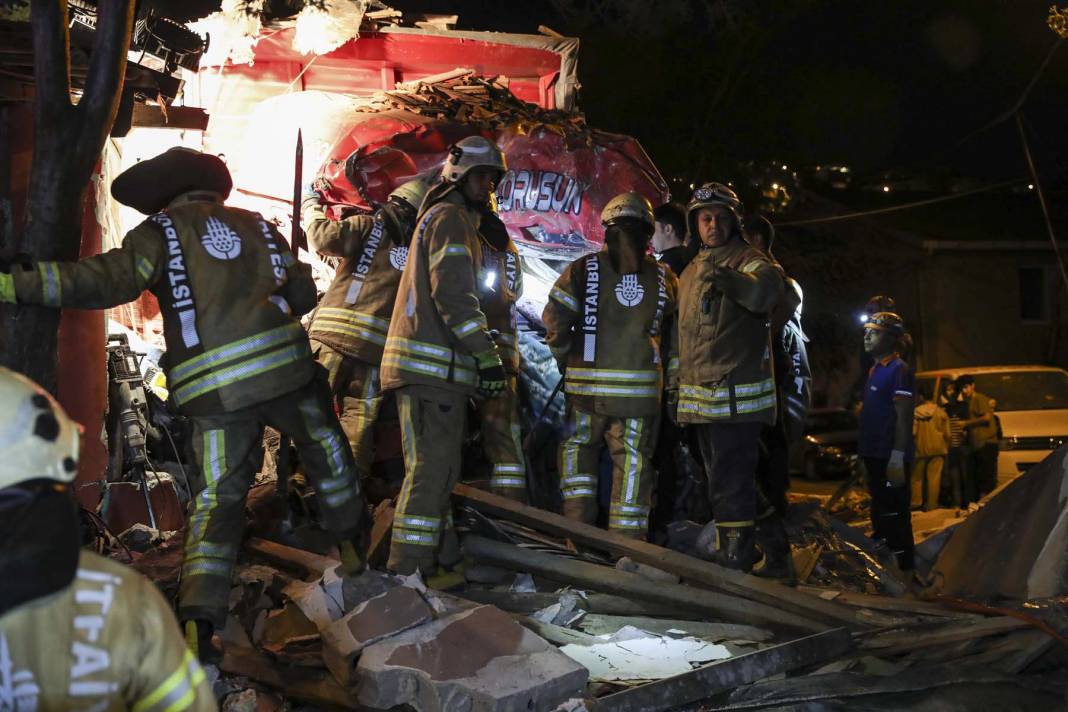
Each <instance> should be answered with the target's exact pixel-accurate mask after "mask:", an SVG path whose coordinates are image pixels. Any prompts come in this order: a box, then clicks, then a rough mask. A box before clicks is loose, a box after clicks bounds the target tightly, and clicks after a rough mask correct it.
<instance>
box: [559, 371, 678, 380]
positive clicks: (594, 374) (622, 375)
mask: <svg viewBox="0 0 1068 712" xmlns="http://www.w3.org/2000/svg"><path fill="white" fill-rule="evenodd" d="M567 377H568V378H569V379H574V380H576V381H624V382H626V383H633V382H635V381H637V382H646V383H656V382H657V381H659V380H660V372H659V371H627V370H621V369H611V368H568V369H567Z"/></svg>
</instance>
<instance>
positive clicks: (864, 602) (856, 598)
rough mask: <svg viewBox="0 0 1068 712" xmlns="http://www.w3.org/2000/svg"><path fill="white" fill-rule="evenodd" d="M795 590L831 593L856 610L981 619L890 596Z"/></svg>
mask: <svg viewBox="0 0 1068 712" xmlns="http://www.w3.org/2000/svg"><path fill="white" fill-rule="evenodd" d="M797 590H798V591H802V592H804V593H807V594H811V595H813V596H823V595H829V594H830V593H831V592H833V593H834V598H833V599H831V600H834V601H836V602H837V603H844V604H846V605H849V606H855V607H857V608H870V609H872V610H876V611H890V612H891V613H908V614H911V615H917V616H936V617H939V618H960V619H970V620H977V619H980V618H982V617H983V616H981V615H979V614H978V613H969V612H967V611H961V610H956V609H953V608H949V607H947V606H943V605H940V604H938V603H933V602H931V601H917V600H915V599H910V598H894V597H892V596H876V595H873V594H870V593H858V592H855V591H842V590H839V589H830V588H823V587H820V586H798V587H797ZM825 600H826V599H825Z"/></svg>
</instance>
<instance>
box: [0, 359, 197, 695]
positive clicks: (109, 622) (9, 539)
mask: <svg viewBox="0 0 1068 712" xmlns="http://www.w3.org/2000/svg"><path fill="white" fill-rule="evenodd" d="M78 430H79V426H78V425H77V424H76V423H75V422H74V421H72V420H71V419H70V418H69V417H68V416H67V414H66V413H64V412H63V409H62V408H60V407H59V405H58V404H57V403H56V402H55V401H54V400H53V399H52V397H51V396H50V395H48V394H47V393H46V392H45V390H44V389H43V388H41V387H40V386H38V385H37V384H35V383H34V382H33V381H31V380H29V379H28V378H26V377H25V376H22V375H21V374H17V373H15V372H13V371H9V370H8V369H6V368H2V367H0V433H3V443H4V450H3V454H4V457H3V460H2V461H0V541H3V542H4V546H3V551H2V552H0V576H2V577H3V581H4V584H3V586H0V709H3V710H11V711H12V712H17V711H19V710H27V711H28V710H90V709H92V710H128V709H132V710H145V711H146V712H147V711H149V710H151V711H152V712H162V711H163V710H175V711H176V712H177V711H179V710H191V711H194V712H201V711H203V712H208V711H211V710H215V709H217V707H216V705H215V697H214V696H213V695H212V693H211V686H210V685H209V684H208V682H207V681H206V679H205V676H204V671H203V670H202V669H201V667H200V664H199V663H198V662H197V660H196V658H195V657H193V654H192V652H190V650H189V649H188V648H187V647H186V645H185V642H184V641H183V639H182V634H181V631H180V630H179V628H178V622H177V621H176V620H175V619H174V612H173V611H172V610H171V609H170V606H169V605H168V604H167V602H166V601H165V600H164V599H163V596H161V595H160V593H159V591H158V590H157V588H156V586H155V585H154V584H153V583H152V582H151V581H149V580H148V579H145V578H143V577H142V576H140V575H138V574H137V573H136V572H134V571H133V570H131V569H128V568H126V567H125V566H122V565H121V564H118V563H116V562H114V561H112V560H111V559H106V558H104V557H102V556H98V555H96V554H94V553H92V552H90V551H87V550H84V549H81V548H80V547H81V537H80V531H79V524H78V514H77V512H78V510H77V504H76V503H75V500H74V496H73V494H72V493H71V490H70V484H71V482H73V481H74V477H75V474H76V473H77V470H78Z"/></svg>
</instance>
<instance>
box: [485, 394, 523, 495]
mask: <svg viewBox="0 0 1068 712" xmlns="http://www.w3.org/2000/svg"><path fill="white" fill-rule="evenodd" d="M518 387H519V379H517V378H516V377H515V376H510V377H509V378H508V387H507V388H505V389H504V390H503V391H501V392H500V393H498V394H497V395H495V396H494V397H493V398H488V399H486V400H484V401H482V402H480V403H479V405H478V410H477V414H478V420H479V429H480V430H481V431H482V449H483V453H484V454H485V456H486V459H487V460H489V461H490V462H491V463H493V474H492V476H491V478H490V489H491V490H492V491H493V493H494V494H499V495H501V496H502V497H508V498H509V499H513V500H516V501H517V502H526V501H527V465H526V458H525V457H524V456H523V436H522V433H521V432H520V427H519V395H518V392H517V388H518Z"/></svg>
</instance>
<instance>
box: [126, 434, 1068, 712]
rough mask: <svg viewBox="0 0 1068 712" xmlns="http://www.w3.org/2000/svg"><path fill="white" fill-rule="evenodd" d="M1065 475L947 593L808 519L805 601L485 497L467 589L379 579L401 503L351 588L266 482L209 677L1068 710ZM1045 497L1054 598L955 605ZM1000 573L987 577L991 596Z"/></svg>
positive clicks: (491, 696) (980, 518) (152, 554)
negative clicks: (281, 522)
mask: <svg viewBox="0 0 1068 712" xmlns="http://www.w3.org/2000/svg"><path fill="white" fill-rule="evenodd" d="M1065 453H1068V450H1066V451H1065ZM1064 459H1065V454H1064V453H1062V454H1061V456H1060V458H1059V459H1058V458H1056V457H1054V458H1050V460H1048V461H1047V463H1045V464H1043V465H1042V466H1040V467H1038V468H1035V469H1034V470H1032V471H1031V472H1030V473H1028V474H1027V475H1025V476H1024V477H1022V478H1020V479H1019V480H1017V481H1016V482H1015V483H1013V484H1012V485H1010V486H1008V487H1006V488H1004V490H1003V491H1002V492H1001V493H1000V494H999V495H998V499H999V501H998V502H997V505H996V506H995V505H994V504H992V503H988V504H987V506H985V507H983V508H982V509H981V510H979V511H978V512H977V513H975V514H974V515H973V516H972V517H971V518H969V519H968V520H966V521H965V522H964V523H963V524H960V525H959V526H958V527H957V535H955V536H954V538H950V542H951V544H950V545H947V546H945V547H944V550H943V552H942V554H941V555H940V556H939V557H938V562H937V564H936V565H935V566H934V567H933V568H932V570H931V571H930V574H931V576H932V577H933V578H934V579H936V580H938V581H939V582H938V584H937V585H935V586H934V587H932V588H931V589H930V590H928V591H926V592H920V591H918V590H917V589H916V587H915V585H913V586H911V587H910V586H909V585H908V583H907V580H906V579H904V578H903V577H901V575H900V572H897V571H896V570H894V569H893V567H892V564H889V563H887V562H885V561H881V560H880V559H879V558H878V552H877V551H876V550H875V549H873V547H872V545H871V542H870V540H866V538H865V537H864V536H863V534H862V533H860V532H858V531H856V530H850V528H849V527H847V526H845V525H844V524H840V523H838V524H835V523H834V522H835V521H837V520H834V518H833V517H831V516H830V515H829V514H828V513H827V512H826V511H825V510H823V509H821V508H820V507H818V506H815V505H808V506H806V505H795V506H794V507H792V509H793V510H794V511H793V512H792V514H791V531H792V533H793V534H795V535H796V536H797V537H798V538H797V545H796V547H795V561H797V562H798V563H799V564H801V563H802V562H803V561H805V560H806V557H807V558H809V559H813V560H814V561H815V563H812V564H811V565H807V564H806V565H805V569H806V570H803V571H801V574H802V575H801V578H802V579H803V580H804V581H805V583H803V584H802V585H799V586H798V587H796V588H790V587H786V586H782V585H779V584H777V583H774V582H770V581H767V580H764V579H760V578H756V577H753V576H748V575H744V574H740V573H738V572H734V571H729V570H726V569H723V568H721V567H718V566H716V565H715V564H712V563H710V562H707V561H703V560H700V559H698V558H695V557H693V556H690V555H687V554H685V553H681V552H678V551H674V550H671V549H666V548H662V547H659V546H656V545H653V544H649V543H646V542H643V541H635V540H631V539H627V538H624V537H621V536H619V535H616V534H613V533H610V532H607V531H604V530H601V529H598V528H596V527H592V526H588V525H584V524H581V523H578V522H575V521H572V520H568V519H565V518H563V517H561V516H559V515H556V514H553V513H551V512H547V511H543V510H539V509H535V508H532V507H527V506H524V505H521V504H517V503H515V502H512V501H509V500H506V499H503V498H500V497H497V496H495V495H492V494H490V493H488V492H485V491H483V490H481V489H478V488H475V487H472V486H470V485H465V484H461V485H459V486H458V487H457V488H456V490H455V491H454V502H455V505H456V521H457V525H458V528H459V530H460V533H461V535H462V537H463V544H464V550H465V553H466V557H467V565H466V569H465V570H464V572H463V573H464V575H463V576H462V577H460V576H457V577H456V578H457V580H456V583H457V585H456V586H455V587H452V588H449V589H448V590H447V591H438V590H433V589H428V588H427V587H426V586H425V585H424V583H423V582H422V581H421V580H420V579H419V577H418V576H412V577H407V578H403V577H397V576H392V575H389V574H386V573H381V572H380V570H379V569H381V568H382V564H383V560H384V557H385V556H386V554H387V552H388V547H389V538H390V528H391V523H392V517H393V509H392V507H391V506H390V503H389V501H388V500H386V501H384V502H383V503H381V504H380V505H379V506H378V508H377V509H376V511H375V526H374V529H373V531H372V534H371V548H370V559H371V562H372V566H373V568H372V569H371V570H368V571H367V572H365V573H363V574H361V575H359V576H355V577H342V576H340V575H339V573H338V569H337V565H338V561H337V559H336V554H335V552H334V551H333V550H332V547H331V546H330V545H329V544H328V543H326V542H324V541H322V540H319V541H316V540H315V538H314V537H306V538H300V537H298V536H296V535H295V533H294V532H288V533H285V532H281V530H280V529H279V528H278V527H277V526H276V523H277V521H278V519H277V517H274V516H273V515H271V514H270V513H271V512H274V513H276V512H277V507H279V506H280V505H279V502H277V501H275V500H276V499H277V497H278V494H277V492H276V489H275V488H274V487H269V486H261V487H258V488H256V490H254V496H253V497H252V498H250V530H251V532H252V536H251V537H250V538H249V539H248V541H247V543H246V546H245V548H244V550H243V552H242V557H241V563H240V565H239V567H238V571H237V573H236V575H235V579H234V587H233V590H232V595H231V600H230V618H229V621H228V624H227V626H226V628H225V629H224V630H223V631H222V632H221V636H220V637H221V638H222V642H223V646H224V651H225V653H224V656H223V659H222V661H221V662H220V663H219V665H218V667H217V668H214V667H212V668H209V670H210V674H212V675H213V676H214V680H215V691H216V694H217V695H218V696H219V698H220V700H221V703H222V705H221V706H222V709H224V710H272V709H273V710H281V709H304V710H311V709H352V708H357V709H362V708H366V709H378V710H389V709H394V708H398V707H400V708H402V709H404V708H405V707H403V706H407V708H411V709H415V710H448V711H450V712H451V711H453V710H471V711H476V710H477V711H486V712H489V711H498V710H500V711H505V710H507V711H513V710H514V711H517V712H518V711H519V710H524V711H530V710H567V711H578V710H591V711H599V710H643V711H650V710H674V709H685V710H698V709H702V710H703V709H732V710H733V709H798V708H799V707H800V708H805V709H841V708H846V707H848V708H855V707H857V706H862V707H863V708H864V709H887V710H889V709H902V708H912V707H920V706H925V705H930V706H931V708H936V707H937V709H961V710H965V709H979V708H982V709H1038V708H1042V706H1046V707H1048V708H1050V709H1055V708H1059V707H1060V706H1061V705H1063V702H1064V696H1065V682H1064V681H1065V670H1066V669H1068V638H1066V637H1065V635H1066V633H1068V596H1066V593H1068V577H1065V575H1064V574H1065V571H1068V566H1066V565H1065V562H1066V559H1068V556H1066V555H1065V552H1064V548H1065V547H1064V536H1065V533H1066V532H1068V529H1066V528H1065V523H1066V522H1068V497H1066V496H1065V494H1064V493H1065V492H1068V486H1065V483H1068V470H1066V469H1065V468H1064V464H1063V461H1064ZM263 484H264V485H268V484H270V483H269V482H265V483H263ZM1046 490H1049V492H1050V493H1052V496H1051V497H1049V501H1047V502H1046V504H1045V505H1044V508H1043V511H1042V517H1043V520H1044V524H1043V526H1046V525H1048V529H1047V530H1046V531H1045V533H1044V534H1043V533H1037V532H1035V531H1034V529H1033V527H1031V528H1028V527H1026V526H1023V524H1022V523H1017V524H1014V525H1010V527H1009V528H1012V527H1016V528H1019V530H1020V532H1021V536H1024V533H1023V532H1024V531H1025V530H1026V532H1027V533H1026V536H1027V538H1028V541H1030V542H1033V544H1032V545H1029V547H1028V548H1026V550H1021V549H1020V548H1019V546H1017V555H1016V556H1015V558H1014V560H1013V563H1012V566H1013V567H1014V568H1015V569H1016V570H1018V571H1019V572H1021V575H1025V578H1026V579H1027V580H1028V581H1030V586H1031V588H1030V589H1028V590H1029V591H1030V592H1032V593H1041V594H1042V595H1043V596H1045V597H1044V598H1042V599H1036V598H1031V600H1022V599H1016V600H1008V599H1005V598H1004V597H1002V598H1000V599H997V600H995V599H994V598H993V597H989V596H988V597H986V598H985V599H983V600H977V599H972V600H970V601H965V600H963V599H960V598H953V597H949V596H946V595H938V591H939V589H940V588H941V589H943V590H945V591H948V592H951V593H956V592H959V591H962V590H971V591H973V592H975V591H979V590H980V588H979V587H980V586H981V584H982V580H972V581H965V579H966V578H967V575H966V572H965V571H964V569H962V567H961V566H960V565H959V562H960V560H961V559H962V558H963V559H965V560H966V559H968V558H975V557H977V556H978V554H977V553H976V550H975V548H974V546H975V544H974V543H973V542H974V541H975V538H974V537H973V536H972V534H971V533H970V532H973V531H974V532H983V531H986V532H990V531H1001V532H1002V533H1004V532H1005V527H1004V526H1001V527H1000V528H999V526H998V523H997V522H996V520H994V518H993V517H994V516H995V515H997V514H998V512H999V510H1000V511H1001V512H1002V515H1003V514H1004V512H1006V511H1007V512H1012V511H1015V509H1017V508H1018V507H1019V506H1021V503H1022V502H1023V501H1024V499H1025V498H1027V497H1032V496H1034V495H1035V494H1036V492H1044V491H1046ZM1046 510H1048V511H1046ZM1062 530H1063V531H1062ZM961 532H963V535H961ZM956 536H960V538H959V539H957V538H956ZM271 539H275V540H271ZM281 540H285V541H286V542H287V543H285V544H283V543H279V542H280V541H281ZM1057 541H1060V547H1061V548H1060V551H1056V542H1057ZM297 542H303V543H300V545H299V546H293V544H294V543H297ZM1009 544H1011V542H1009ZM954 545H955V546H954ZM987 548H988V549H989V548H990V547H989V545H987ZM994 548H995V549H996V547H994ZM846 549H847V550H848V551H849V552H851V553H850V554H849V556H846V555H845V554H844V553H843V550H846ZM1010 549H1011V547H1010V548H1005V549H1004V551H1006V552H1007V551H1010ZM813 550H818V552H817V553H816V554H815V555H813V554H812V551H813ZM1021 551H1022V557H1023V558H1025V559H1028V560H1027V561H1021V560H1019V559H1020V558H1021V556H1020V555H1021ZM994 553H995V554H997V555H1002V554H1001V553H999V552H997V551H995V552H994ZM1005 555H1007V554H1005ZM180 556H181V544H180V537H171V538H170V539H168V540H167V542H166V543H164V544H163V545H162V546H160V547H158V548H155V549H151V550H149V551H148V552H147V553H145V554H143V555H141V556H139V557H138V558H137V559H136V561H135V562H134V564H135V566H136V567H137V568H139V569H140V570H141V571H142V572H144V573H145V574H146V575H148V576H150V577H151V578H153V579H154V580H156V581H157V582H158V583H159V585H160V586H161V587H162V588H163V589H164V591H165V592H168V593H172V592H173V589H174V587H175V585H176V578H177V571H178V564H179V561H180ZM850 556H852V557H853V558H852V559H850ZM1028 557H1030V558H1028ZM843 562H844V563H843ZM996 564H997V562H991V563H990V564H989V565H984V566H983V567H976V568H978V569H982V571H981V573H982V575H983V576H986V577H987V578H989V576H988V569H989V568H990V567H991V566H996ZM865 566H867V567H868V570H867V573H866V574H862V573H860V572H861V571H862V570H863V569H864V568H865ZM1050 566H1053V567H1055V568H1056V567H1060V568H1056V570H1055V571H1050V570H1049V567H1050ZM1036 567H1037V568H1036ZM799 568H800V566H799ZM1039 569H1041V570H1039ZM843 572H845V573H843ZM865 576H866V577H867V579H865ZM1058 577H1060V578H1059V579H1058ZM850 580H854V581H864V580H867V581H868V582H869V583H870V582H872V581H875V582H880V585H879V586H868V585H866V584H863V585H853V586H850V585H845V584H847V583H848V582H849V581H850ZM891 580H892V582H888V581H891ZM1011 583H1012V582H1009V583H1007V584H1005V585H1003V586H1002V588H1005V587H1006V586H1009V584H1011ZM1009 587H1010V588H1011V586H1009ZM869 591H876V592H875V593H872V592H869ZM922 598H927V599H928V600H922Z"/></svg>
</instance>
